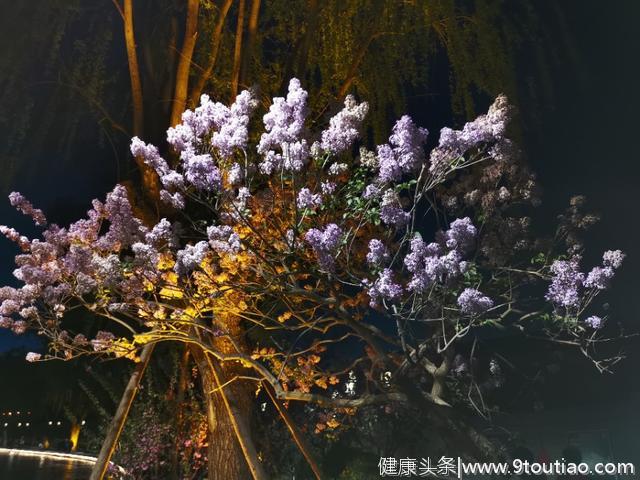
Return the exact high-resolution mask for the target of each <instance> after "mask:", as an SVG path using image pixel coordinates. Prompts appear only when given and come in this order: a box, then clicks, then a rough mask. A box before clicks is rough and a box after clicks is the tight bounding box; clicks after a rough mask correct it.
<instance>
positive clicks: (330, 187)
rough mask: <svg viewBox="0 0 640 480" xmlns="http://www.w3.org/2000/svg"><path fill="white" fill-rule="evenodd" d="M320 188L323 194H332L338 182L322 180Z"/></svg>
mask: <svg viewBox="0 0 640 480" xmlns="http://www.w3.org/2000/svg"><path fill="white" fill-rule="evenodd" d="M320 190H322V194H323V195H332V194H333V193H334V192H335V190H336V184H335V183H333V182H322V183H321V184H320Z"/></svg>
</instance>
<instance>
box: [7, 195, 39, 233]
mask: <svg viewBox="0 0 640 480" xmlns="http://www.w3.org/2000/svg"><path fill="white" fill-rule="evenodd" d="M9 203H11V206H12V207H14V208H15V209H16V210H18V211H19V212H21V213H23V214H24V215H27V216H29V217H31V218H32V219H33V221H34V222H35V224H36V225H39V226H41V227H42V226H44V225H46V224H47V218H46V217H45V216H44V213H42V210H40V209H39V208H33V205H32V204H31V202H30V201H29V200H27V199H26V198H25V197H24V196H23V195H22V194H21V193H19V192H11V193H10V194H9Z"/></svg>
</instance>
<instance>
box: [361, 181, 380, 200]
mask: <svg viewBox="0 0 640 480" xmlns="http://www.w3.org/2000/svg"><path fill="white" fill-rule="evenodd" d="M381 196H382V189H381V188H380V186H379V185H376V184H375V183H372V184H371V185H367V186H366V187H365V189H364V193H363V194H362V197H363V198H364V199H366V200H373V199H375V198H380V197H381Z"/></svg>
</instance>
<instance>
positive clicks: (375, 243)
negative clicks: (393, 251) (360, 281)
mask: <svg viewBox="0 0 640 480" xmlns="http://www.w3.org/2000/svg"><path fill="white" fill-rule="evenodd" d="M388 258H389V251H388V250H387V247H386V246H385V244H384V243H383V242H382V241H381V240H378V239H377V238H373V239H371V240H370V241H369V252H368V253H367V262H368V263H369V265H372V266H379V265H381V264H382V263H383V262H384V261H385V260H387V259H388Z"/></svg>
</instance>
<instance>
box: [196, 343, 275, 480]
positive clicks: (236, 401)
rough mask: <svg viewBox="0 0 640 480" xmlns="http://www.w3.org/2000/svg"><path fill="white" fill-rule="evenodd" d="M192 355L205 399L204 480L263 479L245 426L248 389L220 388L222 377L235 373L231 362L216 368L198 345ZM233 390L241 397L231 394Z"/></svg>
mask: <svg viewBox="0 0 640 480" xmlns="http://www.w3.org/2000/svg"><path fill="white" fill-rule="evenodd" d="M192 355H193V357H194V359H195V360H196V362H197V364H198V370H199V372H200V377H201V381H202V389H203V392H204V396H205V401H206V409H207V423H208V427H209V447H208V453H207V461H208V475H207V478H208V480H235V479H238V480H244V479H248V478H254V479H256V480H263V479H266V478H267V477H266V475H265V474H264V472H263V470H262V466H261V465H260V462H259V461H258V457H257V453H256V451H255V447H254V446H253V441H252V440H251V432H250V431H249V428H248V421H247V418H248V417H249V407H250V397H248V396H247V393H248V392H246V391H245V392H242V391H239V388H238V385H236V384H235V382H234V383H232V384H230V385H226V386H224V387H221V385H224V381H225V380H223V379H226V378H227V377H230V378H233V376H234V375H236V374H237V372H234V371H233V370H235V369H234V367H233V366H231V365H224V366H222V367H221V368H220V367H219V368H216V367H215V366H214V364H213V363H212V361H211V359H210V358H209V357H208V356H207V355H206V353H204V352H203V351H202V350H201V349H200V348H198V347H193V348H192ZM223 375H224V376H223ZM234 390H235V392H236V393H241V394H242V395H243V396H242V397H237V396H235V395H234V393H233V391H234Z"/></svg>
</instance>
